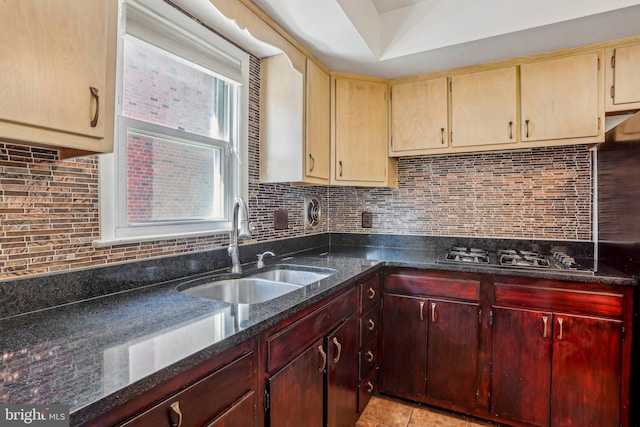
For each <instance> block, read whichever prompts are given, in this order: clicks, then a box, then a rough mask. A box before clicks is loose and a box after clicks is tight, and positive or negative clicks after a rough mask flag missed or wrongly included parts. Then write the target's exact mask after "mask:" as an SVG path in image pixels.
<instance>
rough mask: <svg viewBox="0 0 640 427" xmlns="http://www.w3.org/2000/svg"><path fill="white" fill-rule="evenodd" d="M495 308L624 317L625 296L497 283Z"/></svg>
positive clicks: (614, 293)
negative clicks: (507, 307) (496, 306)
mask: <svg viewBox="0 0 640 427" xmlns="http://www.w3.org/2000/svg"><path fill="white" fill-rule="evenodd" d="M495 305H500V306H509V307H518V308H533V309H538V310H548V311H556V312H558V311H559V312H565V313H578V314H585V315H592V316H606V317H614V318H622V314H623V308H624V295H623V294H622V293H616V292H611V293H606V292H594V291H591V290H580V289H577V288H576V289H565V288H563V289H560V288H551V287H542V286H540V287H538V286H536V287H533V286H520V285H510V284H505V283H496V284H495Z"/></svg>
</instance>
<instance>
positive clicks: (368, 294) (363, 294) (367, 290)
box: [360, 275, 380, 313]
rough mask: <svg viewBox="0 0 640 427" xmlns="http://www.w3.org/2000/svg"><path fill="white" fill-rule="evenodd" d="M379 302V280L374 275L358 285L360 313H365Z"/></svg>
mask: <svg viewBox="0 0 640 427" xmlns="http://www.w3.org/2000/svg"><path fill="white" fill-rule="evenodd" d="M378 301H380V279H378V276H377V275H375V276H373V277H371V278H369V279H368V280H367V281H366V282H364V283H361V284H360V313H366V312H367V311H369V310H371V308H372V307H373V306H375V305H377V304H378Z"/></svg>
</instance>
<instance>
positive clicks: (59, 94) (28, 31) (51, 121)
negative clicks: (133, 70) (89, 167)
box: [0, 0, 109, 142]
mask: <svg viewBox="0 0 640 427" xmlns="http://www.w3.org/2000/svg"><path fill="white" fill-rule="evenodd" d="M108 10H109V4H108V2H107V1H104V0H83V1H77V0H56V1H46V2H43V1H38V0H20V1H5V2H0V26H1V27H2V29H3V36H2V41H0V120H2V121H8V122H12V123H18V124H25V125H30V126H34V127H40V128H45V129H52V130H56V131H63V132H65V133H69V134H75V135H86V136H90V137H95V138H102V137H104V129H105V121H104V118H103V117H104V114H103V113H104V108H105V106H104V103H101V104H100V106H98V104H97V101H96V96H94V95H92V89H91V88H94V91H95V92H96V93H97V96H99V97H100V100H102V101H103V100H104V99H105V98H106V97H107V96H108V95H107V93H106V87H105V84H106V70H107V63H106V61H107V30H108V21H107V17H108V16H109V13H108ZM99 108H100V109H101V111H100V115H99V114H98V109H99ZM94 117H97V121H96V122H95V124H92V120H93V119H94ZM3 136H4V135H3ZM42 142H46V141H42Z"/></svg>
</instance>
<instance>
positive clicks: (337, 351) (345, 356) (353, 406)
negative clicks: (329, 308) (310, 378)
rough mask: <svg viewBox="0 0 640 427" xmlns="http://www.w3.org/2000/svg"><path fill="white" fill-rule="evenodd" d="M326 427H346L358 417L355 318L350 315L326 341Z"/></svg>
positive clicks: (356, 324)
mask: <svg viewBox="0 0 640 427" xmlns="http://www.w3.org/2000/svg"><path fill="white" fill-rule="evenodd" d="M326 345H327V359H328V360H327V382H326V386H327V389H326V393H327V397H326V400H327V408H326V411H327V415H326V419H327V426H328V427H350V426H353V425H354V424H355V422H356V421H357V418H358V414H357V410H358V400H357V398H358V395H357V390H358V318H357V317H356V316H355V315H353V316H351V317H350V318H349V319H348V320H347V321H346V322H344V323H343V324H342V325H340V327H338V329H336V330H335V331H334V332H333V333H332V334H330V335H329V336H328V337H327V339H326Z"/></svg>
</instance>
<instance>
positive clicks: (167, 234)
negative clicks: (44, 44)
mask: <svg viewBox="0 0 640 427" xmlns="http://www.w3.org/2000/svg"><path fill="white" fill-rule="evenodd" d="M119 10H120V19H119V31H118V34H119V37H118V57H117V65H116V66H117V71H116V114H115V117H116V119H115V120H116V122H115V132H114V133H115V135H114V138H115V140H114V150H113V153H110V154H103V155H101V156H99V184H98V185H99V204H100V239H99V240H95V241H94V242H93V243H94V246H97V247H100V246H109V245H113V244H117V243H128V242H141V241H153V240H164V239H174V238H183V237H192V236H202V235H211V234H218V233H226V232H229V231H230V230H231V215H232V207H233V201H234V200H235V198H236V196H243V197H244V198H245V200H248V198H247V194H248V173H249V172H248V157H249V156H248V135H249V131H248V129H249V127H248V119H249V117H248V115H249V113H248V112H249V54H247V53H246V52H244V51H243V50H241V49H239V48H237V47H236V46H234V45H232V44H231V43H229V42H227V41H226V40H224V39H222V38H221V37H220V36H219V35H217V34H215V33H213V32H211V31H210V30H208V29H207V28H205V27H203V26H202V25H200V24H199V23H197V22H196V21H194V20H193V19H191V18H189V17H188V16H186V15H184V14H183V13H182V12H180V11H178V10H177V9H175V8H173V7H172V6H170V5H168V4H167V3H165V2H163V1H159V0H121V1H120V7H119ZM125 11H126V12H125ZM127 13H131V14H132V16H137V17H138V18H137V21H138V25H137V27H138V30H137V31H138V32H139V33H142V35H143V38H144V41H145V42H148V43H151V44H154V42H156V41H157V44H158V46H159V47H161V48H162V47H163V44H162V42H163V40H160V39H162V37H157V38H158V39H159V40H154V31H155V34H164V33H166V31H167V29H170V30H171V31H172V32H173V34H174V35H176V34H177V35H178V37H179V38H180V39H182V40H181V42H182V44H181V45H180V48H182V47H183V46H187V48H186V49H185V52H182V51H180V52H179V53H178V52H174V53H177V54H178V55H179V56H181V57H183V58H184V59H186V60H188V61H191V62H193V63H196V64H203V66H205V67H206V68H207V69H214V71H215V72H216V73H218V72H220V76H221V78H226V79H227V80H229V81H232V82H236V83H238V84H239V85H238V86H237V89H236V90H237V91H238V97H237V105H236V108H235V110H236V111H235V114H234V118H235V120H236V121H237V122H238V123H234V126H232V127H233V128H234V129H237V132H236V134H235V135H232V136H231V142H230V143H229V144H227V147H225V149H224V150H223V156H222V159H223V160H222V168H223V169H224V170H225V176H226V180H227V181H228V182H225V183H224V193H225V194H224V196H223V197H224V210H223V211H224V219H223V220H218V221H211V220H196V221H175V222H168V221H167V222H160V223H157V222H154V223H147V224H135V225H129V224H128V223H127V215H126V211H127V205H126V201H127V189H126V180H127V175H126V174H127V170H126V166H127V165H126V140H127V139H126V131H127V127H126V123H133V122H136V129H139V130H142V131H145V132H150V133H154V132H155V130H156V129H155V127H154V126H153V125H148V126H145V125H144V124H142V125H141V124H140V123H139V122H138V121H136V120H134V119H131V118H126V117H123V116H122V110H123V108H122V75H123V62H124V61H123V51H124V49H123V44H124V37H127ZM141 21H143V23H144V26H141V25H140V24H139V22H141ZM133 27H134V25H132V28H133ZM147 28H148V29H149V31H148V32H147V31H146V29H147ZM145 33H146V34H145ZM164 41H165V42H168V43H169V44H171V43H172V41H173V40H170V39H168V38H167V39H165V40H164ZM190 43H193V45H191V44H190ZM192 46H193V47H194V48H193V49H189V48H188V47H192ZM173 47H174V49H176V47H177V45H175V46H173ZM168 50H171V49H168ZM203 51H205V52H207V53H208V52H211V57H209V56H203V54H202V52H203ZM163 134H165V135H168V136H171V137H175V138H179V139H180V138H182V139H184V134H182V133H181V131H179V130H176V131H167V130H166V129H165V130H164V131H163ZM189 140H190V141H193V142H194V143H196V144H198V143H207V142H208V141H211V138H208V137H198V136H194V135H193V134H189Z"/></svg>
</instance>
